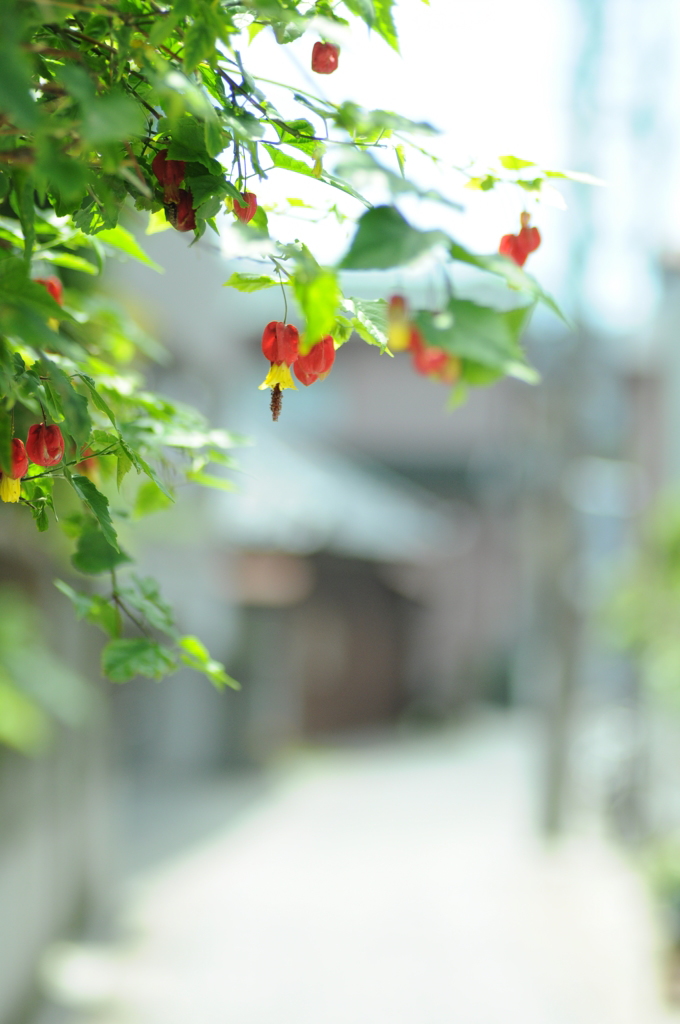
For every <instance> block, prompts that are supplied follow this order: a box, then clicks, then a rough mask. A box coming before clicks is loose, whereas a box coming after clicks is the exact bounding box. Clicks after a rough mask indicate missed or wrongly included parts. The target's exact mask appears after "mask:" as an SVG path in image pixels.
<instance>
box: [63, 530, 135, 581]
mask: <svg viewBox="0 0 680 1024" xmlns="http://www.w3.org/2000/svg"><path fill="white" fill-rule="evenodd" d="M130 561H132V559H130V558H129V557H128V556H127V555H126V554H125V553H124V552H123V551H120V550H117V549H116V548H115V547H112V545H111V544H109V542H108V541H107V539H106V537H105V536H104V534H103V533H102V531H101V530H100V529H99V527H98V526H96V525H95V524H94V523H87V524H86V525H85V527H84V528H83V530H82V532H81V533H80V535H79V536H78V540H77V542H76V551H75V554H73V555H72V556H71V563H72V564H73V566H74V567H75V568H76V569H78V571H79V572H82V573H85V574H86V575H88V576H95V575H96V574H97V573H100V572H107V571H108V570H110V569H115V568H116V566H118V565H123V564H125V563H126V562H130Z"/></svg>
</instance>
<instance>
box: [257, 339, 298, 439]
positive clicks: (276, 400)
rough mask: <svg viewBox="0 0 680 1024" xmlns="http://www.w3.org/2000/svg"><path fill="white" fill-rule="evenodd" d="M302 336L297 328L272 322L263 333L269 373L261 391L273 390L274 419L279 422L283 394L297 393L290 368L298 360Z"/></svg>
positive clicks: (272, 406) (264, 351) (263, 349)
mask: <svg viewBox="0 0 680 1024" xmlns="http://www.w3.org/2000/svg"><path fill="white" fill-rule="evenodd" d="M299 344H300V336H299V334H298V329H297V327H293V325H292V324H284V323H282V322H281V321H280V320H272V321H271V323H268V324H267V326H266V327H265V329H264V331H263V332H262V353H263V355H264V356H265V358H266V359H268V360H269V362H270V363H271V366H270V368H269V373H268V374H267V376H266V377H265V379H264V380H263V381H262V383H261V384H260V391H265V390H266V389H267V388H271V389H272V400H271V410H272V418H273V419H275V420H277V419H278V418H279V414H280V412H281V392H282V391H285V389H286V388H292V389H293V391H296V390H297V388H296V387H295V383H294V381H293V378H292V377H291V373H290V367H291V366H292V365H293V363H294V362H295V360H296V359H297V358H298V346H299Z"/></svg>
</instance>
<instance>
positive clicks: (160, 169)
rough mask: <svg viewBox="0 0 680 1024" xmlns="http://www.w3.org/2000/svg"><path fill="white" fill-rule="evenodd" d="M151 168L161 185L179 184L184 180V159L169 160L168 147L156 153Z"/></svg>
mask: <svg viewBox="0 0 680 1024" xmlns="http://www.w3.org/2000/svg"><path fill="white" fill-rule="evenodd" d="M151 170H152V171H153V173H154V174H155V175H156V177H157V179H158V180H159V181H160V183H161V185H179V184H181V182H183V181H184V171H185V168H184V160H168V151H167V149H162V150H161V151H160V153H156V155H155V157H154V158H153V162H152V164H151Z"/></svg>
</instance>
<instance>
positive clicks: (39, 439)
mask: <svg viewBox="0 0 680 1024" xmlns="http://www.w3.org/2000/svg"><path fill="white" fill-rule="evenodd" d="M26 453H27V455H28V457H29V459H30V460H31V462H34V463H35V464H36V466H56V464H57V463H58V462H61V460H62V458H63V457H64V438H63V437H62V436H61V430H60V429H59V427H57V426H56V425H55V424H51V425H50V426H49V427H48V426H47V424H46V423H34V424H33V426H32V427H30V428H29V431H28V437H27V438H26Z"/></svg>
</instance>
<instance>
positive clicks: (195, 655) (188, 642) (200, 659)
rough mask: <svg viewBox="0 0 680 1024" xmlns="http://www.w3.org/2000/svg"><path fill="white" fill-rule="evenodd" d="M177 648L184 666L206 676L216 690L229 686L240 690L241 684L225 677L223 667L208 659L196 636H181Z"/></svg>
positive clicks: (207, 654)
mask: <svg viewBox="0 0 680 1024" xmlns="http://www.w3.org/2000/svg"><path fill="white" fill-rule="evenodd" d="M177 646H178V647H179V648H180V650H181V654H180V658H181V660H182V661H183V662H184V664H185V665H188V666H189V668H193V669H194V670H195V671H196V672H202V673H203V674H204V675H206V676H207V677H208V679H209V680H210V681H211V682H212V683H213V684H214V685H215V686H216V687H217V689H218V690H221V689H223V688H224V687H225V686H230V687H231V688H232V690H240V689H241V684H240V683H237V682H236V680H235V679H232V677H231V676H229V675H227V673H226V672H225V670H224V665H222V664H221V662H219V661H215V659H214V658H211V657H210V652H209V651H208V650H207V648H206V647H205V646H204V645H203V644H202V643H201V641H200V640H199V639H198V637H197V636H182V637H180V638H179V640H178V641H177Z"/></svg>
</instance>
